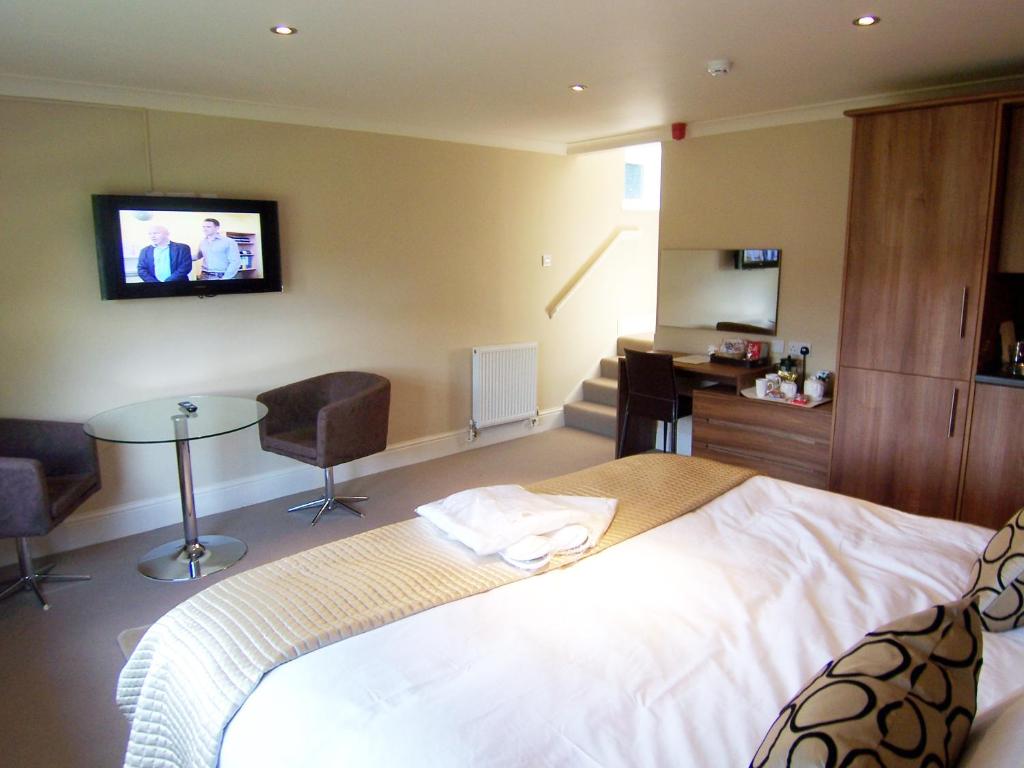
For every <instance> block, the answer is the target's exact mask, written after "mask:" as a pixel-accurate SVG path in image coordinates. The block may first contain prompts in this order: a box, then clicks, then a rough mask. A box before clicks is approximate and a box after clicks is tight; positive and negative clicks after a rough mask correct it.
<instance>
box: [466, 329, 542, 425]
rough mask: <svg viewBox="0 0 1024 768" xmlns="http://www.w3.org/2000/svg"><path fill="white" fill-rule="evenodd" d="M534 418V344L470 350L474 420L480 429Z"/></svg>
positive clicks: (535, 397) (473, 422) (535, 363)
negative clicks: (471, 352)
mask: <svg viewBox="0 0 1024 768" xmlns="http://www.w3.org/2000/svg"><path fill="white" fill-rule="evenodd" d="M535 418H537V342H530V343H527V344H503V345H501V346H493V347H473V420H472V421H471V422H470V424H469V432H470V438H471V439H472V438H473V437H476V431H477V430H478V429H482V428H483V427H493V426H494V425H495V424H504V423H506V422H509V421H518V420H520V419H535Z"/></svg>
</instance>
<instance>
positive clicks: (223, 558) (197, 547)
mask: <svg viewBox="0 0 1024 768" xmlns="http://www.w3.org/2000/svg"><path fill="white" fill-rule="evenodd" d="M246 551H247V547H246V546H245V542H244V541H239V540H238V539H235V538H232V537H231V536H207V535H205V534H204V535H203V536H201V537H199V539H198V540H197V541H196V542H195V543H194V544H192V545H191V546H186V545H185V543H184V542H183V541H181V540H178V541H169V542H167V543H166V544H161V545H160V546H159V547H156V548H154V549H151V550H150V551H149V552H147V553H146V554H145V556H144V557H143V558H142V559H141V560H140V561H139V572H140V573H141V574H142V575H143V576H145V577H147V578H150V579H155V580H157V581H189V580H190V579H201V578H202V577H203V576H209V575H210V574H211V573H217V571H223V570H224V569H225V568H227V567H229V566H232V565H234V564H235V563H237V562H238V561H239V560H241V559H242V556H243V555H245V553H246Z"/></svg>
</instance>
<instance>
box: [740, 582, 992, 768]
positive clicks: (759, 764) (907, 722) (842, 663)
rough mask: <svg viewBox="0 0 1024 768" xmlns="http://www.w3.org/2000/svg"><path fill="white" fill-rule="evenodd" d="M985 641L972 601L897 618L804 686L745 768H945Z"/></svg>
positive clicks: (967, 710) (954, 750)
mask: <svg viewBox="0 0 1024 768" xmlns="http://www.w3.org/2000/svg"><path fill="white" fill-rule="evenodd" d="M981 649H982V634H981V621H980V617H979V616H978V609H977V607H976V606H975V605H974V602H973V600H970V599H963V600H961V601H959V602H957V603H952V604H950V605H937V606H934V607H932V608H929V609H928V610H926V611H921V612H920V613H915V614H913V615H912V616H907V617H905V618H902V619H899V620H897V621H894V622H893V623H891V624H888V625H886V626H885V627H882V628H881V629H878V630H876V631H874V632H871V633H869V634H867V635H866V636H865V637H864V639H862V640H861V641H860V642H859V643H857V644H856V645H855V646H853V647H852V648H851V649H850V650H848V651H847V652H846V653H844V654H843V655H842V656H840V657H839V658H837V659H835V660H834V661H830V662H829V663H828V664H826V665H825V668H824V669H823V670H822V671H821V672H819V673H818V675H817V676H816V677H815V678H814V679H813V680H811V682H810V684H809V685H807V687H805V688H804V689H803V690H802V691H800V693H798V694H797V695H796V697H795V698H794V699H793V700H792V701H790V702H789V703H788V704H787V705H786V706H785V707H783V709H782V712H780V713H779V716H778V718H777V719H776V720H775V722H774V723H773V724H772V727H771V728H770V729H769V730H768V734H767V735H766V736H765V737H764V741H762V742H761V746H760V747H759V748H758V750H757V753H756V754H755V755H754V758H753V760H752V761H751V763H750V766H751V768H781V767H782V766H787V768H811V767H812V766H814V767H815V768H818V767H820V768H841V767H842V768H847V767H849V768H854V767H856V768H868V767H870V768H904V767H907V768H909V766H914V768H925V767H927V768H944V767H945V766H953V765H955V764H956V761H957V758H958V757H959V755H960V751H961V750H962V749H963V746H964V743H965V742H966V741H967V735H968V733H969V732H970V729H971V723H972V722H973V721H974V713H975V712H976V711H977V691H978V673H979V672H980V671H981Z"/></svg>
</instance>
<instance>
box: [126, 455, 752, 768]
mask: <svg viewBox="0 0 1024 768" xmlns="http://www.w3.org/2000/svg"><path fill="white" fill-rule="evenodd" d="M753 474H754V473H753V472H752V471H750V470H747V469H742V468H738V467H732V466H729V465H725V464H720V463H718V462H714V461H709V460H706V459H695V458H689V457H680V456H674V455H670V454H644V455H640V456H632V457H629V458H626V459H620V460H618V461H613V462H609V463H607V464H602V465H600V466H597V467H592V468H589V469H585V470H582V471H580V472H575V473H572V474H569V475H563V476H561V477H557V478H552V479H550V480H546V481H543V482H540V483H536V484H533V485H531V486H529V490H531V491H533V492H535V493H548V494H564V495H576V496H604V497H612V498H617V499H618V500H619V504H618V511H617V514H616V515H615V518H614V520H613V521H612V523H611V526H610V527H609V528H608V530H607V532H606V533H605V535H604V536H603V537H602V538H601V540H600V542H599V543H598V544H597V546H595V547H594V548H593V549H591V550H589V551H588V552H586V553H584V554H583V555H582V556H583V557H586V556H590V555H592V554H596V553H597V552H600V551H602V550H604V549H606V548H607V547H610V546H613V545H614V544H617V543H619V542H621V541H624V540H626V539H628V538H630V537H631V536H634V535H636V534H638V533H642V532H643V531H646V530H649V529H651V528H653V527H655V526H657V525H660V524H662V523H664V522H667V521H668V520H671V519H673V518H675V517H678V516H680V515H682V514H685V513H687V512H690V511H692V510H694V509H697V508H698V507H700V506H702V505H703V504H705V503H707V502H708V501H710V500H711V499H713V498H715V497H716V496H718V495H720V494H722V493H724V492H725V491H727V490H729V489H730V488H733V487H735V486H737V485H739V484H740V483H742V482H743V481H744V480H746V479H747V478H749V477H750V476H752V475H753ZM576 559H579V556H574V557H569V558H555V559H554V560H553V561H552V562H551V563H550V564H549V565H548V566H546V568H545V569H544V570H550V569H552V568H558V567H561V566H562V565H565V564H566V563H568V562H572V561H574V560H576ZM541 572H543V570H542V571H541ZM529 576H530V574H528V573H526V572H524V571H522V570H519V569H517V568H514V567H512V566H510V565H508V564H507V563H505V562H504V561H502V560H501V559H500V558H498V557H495V556H490V557H479V556H476V555H474V554H473V553H472V552H469V551H468V550H466V548H464V547H463V546H462V545H460V544H458V543H457V542H454V541H452V540H450V539H447V538H446V537H445V536H444V535H443V534H442V533H440V532H439V531H438V530H437V529H436V528H435V527H434V526H433V525H432V524H431V523H429V522H427V521H426V520H424V519H421V518H416V519H412V520H407V521H404V522H401V523H395V524H393V525H388V526H384V527H382V528H377V529H374V530H371V531H367V532H365V533H362V534H359V535H356V536H352V537H349V538H346V539H340V540H338V541H334V542H331V543H329V544H325V545H322V546H319V547H315V548H313V549H309V550H306V551H304V552H300V553H298V554H296V555H292V556H290V557H286V558H282V559H281V560H277V561H275V562H272V563H268V564H266V565H263V566H259V567H257V568H253V569H252V570H249V571H245V572H242V573H239V574H237V575H235V576H232V577H230V578H228V579H225V580H224V581H222V582H220V583H218V584H215V585H213V586H211V587H209V588H208V589H206V590H204V591H202V592H200V593H199V594H197V595H195V596H194V597H192V598H190V599H189V600H186V601H185V602H183V603H182V604H181V605H179V606H177V607H176V608H174V609H172V610H171V611H169V612H168V613H167V614H165V615H164V616H163V617H162V618H161V619H160V620H159V621H157V622H156V623H155V624H154V625H153V626H152V627H151V628H150V629H149V631H148V632H147V633H146V635H145V636H144V637H143V638H142V640H141V641H140V642H139V645H138V646H137V648H136V650H135V652H134V653H133V654H132V656H131V658H129V659H128V662H127V663H126V664H125V667H124V669H123V670H122V672H121V676H120V680H119V682H118V690H117V701H118V705H119V706H120V708H121V710H122V711H123V712H124V714H125V715H126V717H128V718H129V720H130V721H131V732H130V735H129V741H128V747H127V751H126V754H125V765H126V766H159V767H161V768H162V767H165V766H189V767H191V766H210V767H211V768H212V767H213V766H216V765H217V762H218V755H219V751H220V743H221V738H222V736H223V731H224V728H225V727H226V726H227V724H228V723H229V722H230V720H231V718H232V717H233V716H234V714H235V712H237V711H238V709H239V707H241V705H242V704H243V703H244V702H245V699H246V697H247V696H248V695H249V693H251V692H252V690H253V689H255V687H256V685H257V684H258V683H259V681H260V679H261V678H262V677H263V675H264V674H266V673H267V672H269V671H270V670H272V669H273V668H274V667H276V666H278V665H280V664H283V663H285V662H287V661H290V660H292V659H294V658H296V657H298V656H300V655H302V654H304V653H308V652H309V651H313V650H316V649H317V648H321V647H323V646H325V645H329V644H331V643H334V642H336V641H338V640H342V639H344V638H346V637H351V636H353V635H356V634H359V633H362V632H366V631H368V630H371V629H375V628H376V627H379V626H382V625H384V624H387V623H389V622H392V621H396V620H398V619H401V618H404V617H406V616H410V615H412V614H414V613H418V612H420V611H423V610H426V609H428V608H432V607H434V606H437V605H442V604H444V603H447V602H450V601H453V600H459V599H461V598H464V597H469V596H471V595H474V594H477V593H480V592H485V591H487V590H490V589H494V588H496V587H499V586H502V585H504V584H508V583H511V582H514V581H518V580H519V579H522V578H527V577H529Z"/></svg>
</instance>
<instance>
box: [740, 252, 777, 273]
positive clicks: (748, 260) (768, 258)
mask: <svg viewBox="0 0 1024 768" xmlns="http://www.w3.org/2000/svg"><path fill="white" fill-rule="evenodd" d="M781 253H782V251H780V250H779V249H778V248H744V249H742V250H740V251H737V253H736V269H772V268H775V269H778V266H779V256H780V255H781Z"/></svg>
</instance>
